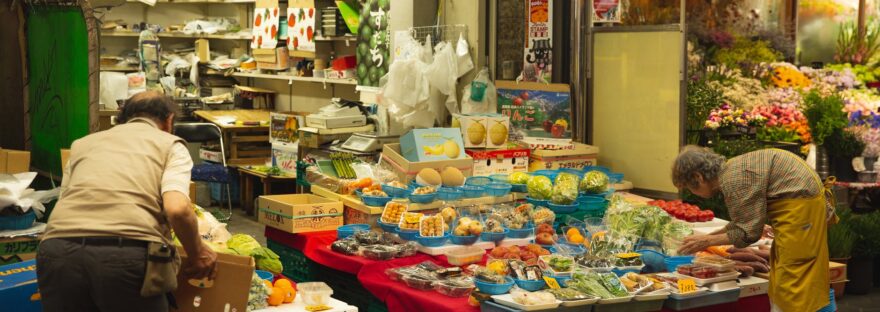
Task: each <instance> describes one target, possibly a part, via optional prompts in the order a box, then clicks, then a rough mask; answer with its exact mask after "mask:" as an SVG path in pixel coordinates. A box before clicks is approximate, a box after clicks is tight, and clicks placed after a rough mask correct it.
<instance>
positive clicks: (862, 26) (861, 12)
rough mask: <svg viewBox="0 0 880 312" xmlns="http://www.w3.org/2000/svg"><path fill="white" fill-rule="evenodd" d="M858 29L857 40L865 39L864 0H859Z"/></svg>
mask: <svg viewBox="0 0 880 312" xmlns="http://www.w3.org/2000/svg"><path fill="white" fill-rule="evenodd" d="M858 30H859V37H858V38H859V41H863V40H865V0H859V16H858Z"/></svg>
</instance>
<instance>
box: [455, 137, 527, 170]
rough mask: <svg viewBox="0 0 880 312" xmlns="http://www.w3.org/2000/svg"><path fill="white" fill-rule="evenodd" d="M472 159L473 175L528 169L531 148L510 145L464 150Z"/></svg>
mask: <svg viewBox="0 0 880 312" xmlns="http://www.w3.org/2000/svg"><path fill="white" fill-rule="evenodd" d="M465 153H467V154H468V155H470V156H471V158H473V159H474V172H473V174H474V175H475V176H488V175H492V174H511V173H514V172H526V171H528V170H529V155H531V150H529V149H528V148H526V147H524V146H516V145H515V146H511V147H508V148H506V149H499V150H473V149H468V150H465Z"/></svg>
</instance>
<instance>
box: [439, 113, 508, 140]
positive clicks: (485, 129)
mask: <svg viewBox="0 0 880 312" xmlns="http://www.w3.org/2000/svg"><path fill="white" fill-rule="evenodd" d="M452 127H453V128H455V127H458V128H460V129H461V136H462V139H463V141H464V147H465V148H503V147H505V146H506V145H507V137H508V135H509V134H510V131H509V128H510V117H507V116H504V115H501V114H467V115H462V114H453V116H452Z"/></svg>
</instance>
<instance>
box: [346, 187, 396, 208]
mask: <svg viewBox="0 0 880 312" xmlns="http://www.w3.org/2000/svg"><path fill="white" fill-rule="evenodd" d="M355 193H357V195H358V197H360V198H361V201H362V202H363V203H364V205H367V206H372V207H385V204H387V203H388V202H390V201H391V196H369V195H364V193H362V192H361V191H357V192H355Z"/></svg>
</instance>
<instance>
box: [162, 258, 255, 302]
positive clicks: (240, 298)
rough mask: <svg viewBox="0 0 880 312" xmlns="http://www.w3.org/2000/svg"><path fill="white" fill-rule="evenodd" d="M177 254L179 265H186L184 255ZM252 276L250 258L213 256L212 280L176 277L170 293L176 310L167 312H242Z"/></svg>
mask: <svg viewBox="0 0 880 312" xmlns="http://www.w3.org/2000/svg"><path fill="white" fill-rule="evenodd" d="M177 251H178V252H179V253H180V258H181V260H182V263H186V257H187V255H186V252H185V251H184V250H183V248H180V247H178V248H177ZM181 269H183V268H182V267H181ZM253 275H254V258H251V257H243V256H236V255H228V254H223V253H217V278H216V279H215V280H213V281H209V280H190V279H187V278H184V277H183V276H182V275H178V276H177V290H175V291H174V298H175V300H176V301H177V309H174V308H171V311H210V312H214V311H246V310H247V302H248V293H249V289H250V286H251V278H252V277H253Z"/></svg>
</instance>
